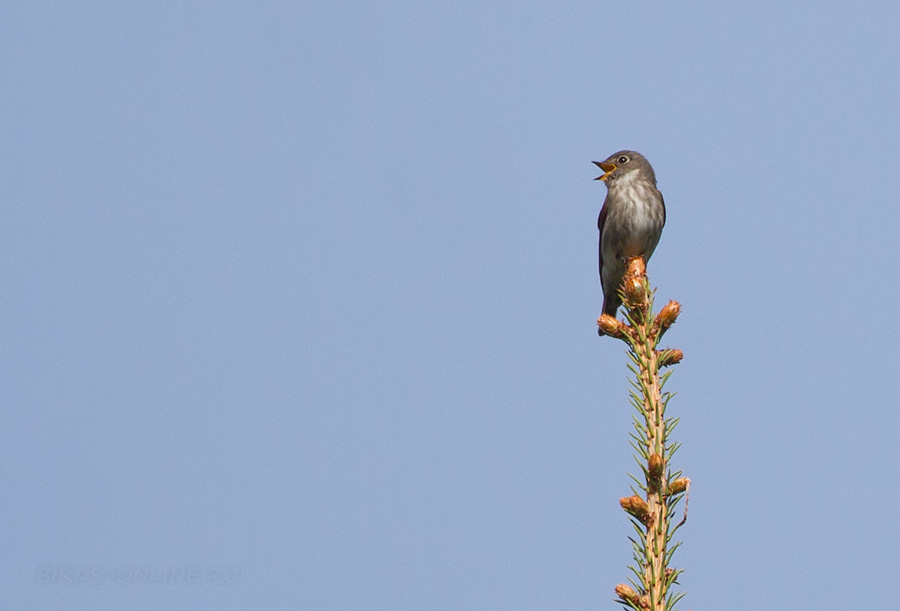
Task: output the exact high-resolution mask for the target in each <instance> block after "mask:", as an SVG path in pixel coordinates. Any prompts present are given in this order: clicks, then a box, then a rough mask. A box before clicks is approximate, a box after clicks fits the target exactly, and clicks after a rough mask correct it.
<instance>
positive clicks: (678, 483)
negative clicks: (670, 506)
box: [669, 477, 691, 496]
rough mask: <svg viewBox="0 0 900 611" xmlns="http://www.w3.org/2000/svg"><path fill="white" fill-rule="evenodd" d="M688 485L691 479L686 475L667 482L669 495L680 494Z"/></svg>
mask: <svg viewBox="0 0 900 611" xmlns="http://www.w3.org/2000/svg"><path fill="white" fill-rule="evenodd" d="M690 485H691V480H689V479H688V478H686V477H679V478H678V479H676V480H675V481H673V482H670V483H669V496H672V495H675V494H681V493H682V492H684V491H685V490H687V489H688V486H690Z"/></svg>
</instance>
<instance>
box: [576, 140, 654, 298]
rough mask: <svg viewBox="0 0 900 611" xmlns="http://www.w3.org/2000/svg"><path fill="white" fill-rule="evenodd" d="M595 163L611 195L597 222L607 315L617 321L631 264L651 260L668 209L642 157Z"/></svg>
mask: <svg viewBox="0 0 900 611" xmlns="http://www.w3.org/2000/svg"><path fill="white" fill-rule="evenodd" d="M594 163H595V164H596V165H597V166H598V167H600V168H601V169H602V170H603V172H604V174H603V176H599V177H597V180H602V181H603V182H605V183H606V186H607V189H608V192H607V194H606V201H604V202H603V209H602V210H600V218H598V219H597V228H598V229H599V230H600V286H601V287H602V288H603V312H604V313H606V314H609V315H610V316H615V315H616V312H617V311H618V309H619V306H620V305H622V300H621V299H620V298H619V289H620V288H621V286H622V278H623V276H624V275H625V264H626V261H627V260H628V259H630V258H632V257H638V256H641V257H643V258H644V261H647V260H649V259H650V255H652V254H653V251H654V250H655V249H656V245H657V244H658V243H659V237H660V236H661V235H662V230H663V225H665V224H666V205H665V202H664V201H663V196H662V193H660V192H659V189H657V188H656V175H655V174H654V173H653V168H652V167H650V164H649V163H648V162H647V160H646V159H644V157H643V156H642V155H641V154H640V153H636V152H634V151H619V152H618V153H615V154H614V155H610V156H609V157H608V158H607V159H606V160H605V161H595V162H594Z"/></svg>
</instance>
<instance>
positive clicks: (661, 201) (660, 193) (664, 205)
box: [657, 190, 666, 227]
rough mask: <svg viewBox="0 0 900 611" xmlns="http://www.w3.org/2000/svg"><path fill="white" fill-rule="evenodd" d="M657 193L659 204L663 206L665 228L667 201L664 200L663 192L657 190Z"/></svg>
mask: <svg viewBox="0 0 900 611" xmlns="http://www.w3.org/2000/svg"><path fill="white" fill-rule="evenodd" d="M657 191H658V193H659V203H661V204H662V208H663V226H664V227H665V225H666V200H665V199H663V196H662V191H659V190H657Z"/></svg>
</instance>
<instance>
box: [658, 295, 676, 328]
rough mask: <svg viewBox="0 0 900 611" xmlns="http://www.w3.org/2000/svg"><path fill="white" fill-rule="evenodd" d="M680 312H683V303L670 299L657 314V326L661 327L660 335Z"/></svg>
mask: <svg viewBox="0 0 900 611" xmlns="http://www.w3.org/2000/svg"><path fill="white" fill-rule="evenodd" d="M679 314H681V304H680V303H678V302H677V301H670V302H669V303H667V304H666V305H665V306H664V307H663V309H662V310H660V311H659V314H657V315H656V327H657V328H658V329H659V334H660V335H662V334H663V333H665V332H666V329H668V328H669V327H671V326H672V323H673V322H675V319H676V318H678V315H679Z"/></svg>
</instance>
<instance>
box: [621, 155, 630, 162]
mask: <svg viewBox="0 0 900 611" xmlns="http://www.w3.org/2000/svg"><path fill="white" fill-rule="evenodd" d="M619 163H628V157H626V156H625V155H622V156H621V157H619Z"/></svg>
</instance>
